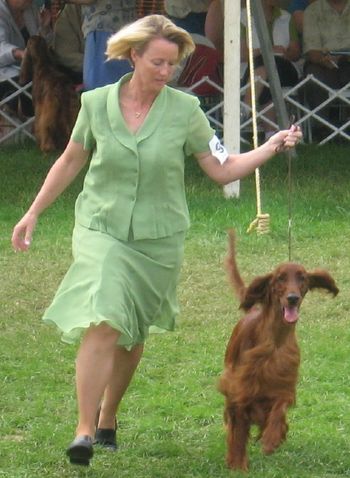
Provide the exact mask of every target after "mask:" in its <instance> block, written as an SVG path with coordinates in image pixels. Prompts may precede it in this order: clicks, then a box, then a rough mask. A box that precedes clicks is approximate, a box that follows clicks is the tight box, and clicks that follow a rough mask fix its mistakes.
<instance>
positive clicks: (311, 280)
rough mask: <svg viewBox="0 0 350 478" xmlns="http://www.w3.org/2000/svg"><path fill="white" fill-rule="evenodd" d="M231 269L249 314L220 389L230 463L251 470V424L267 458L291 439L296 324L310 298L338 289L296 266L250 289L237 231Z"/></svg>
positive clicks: (324, 276) (235, 336)
mask: <svg viewBox="0 0 350 478" xmlns="http://www.w3.org/2000/svg"><path fill="white" fill-rule="evenodd" d="M226 267H227V270H228V274H229V278H230V282H231V283H232V286H233V288H234V290H235V293H236V294H237V296H238V298H239V300H240V308H241V309H243V310H244V311H245V315H244V317H243V318H242V319H241V320H240V321H239V322H238V323H237V325H236V326H235V327H234V329H233V332H232V335H231V338H230V340H229V343H228V346H227V349H226V355H225V367H224V372H223V373H222V375H221V378H220V382H219V390H220V392H221V393H223V394H224V395H225V414H224V415H225V421H226V425H227V464H228V466H229V467H230V468H233V469H240V470H245V471H246V470H247V469H248V457H247V443H248V439H249V431H250V427H251V425H253V424H254V425H257V426H258V427H259V429H260V434H259V439H260V440H261V443H262V449H263V452H264V453H266V454H269V453H272V452H274V451H275V450H276V448H278V446H279V445H280V444H281V443H282V442H283V440H285V438H286V435H287V430H288V425H287V421H286V414H287V409H288V407H290V406H291V405H293V404H294V403H295V397H296V383H297V378H298V369H299V363H300V354H299V347H298V344H297V340H296V336H295V325H296V323H297V320H298V311H299V307H300V305H301V302H302V300H303V298H304V296H305V294H306V293H307V292H308V291H309V290H312V289H316V288H322V289H326V290H327V291H328V292H331V293H332V294H333V295H334V296H335V295H337V293H338V288H337V286H336V284H335V282H334V280H333V278H332V277H331V276H330V274H329V273H328V272H326V271H324V270H317V271H315V272H307V271H306V270H305V268H304V267H303V266H301V265H299V264H295V263H292V262H288V263H285V264H281V265H279V266H278V267H277V268H276V269H275V270H274V271H273V272H271V273H269V274H267V275H265V276H262V277H256V278H255V279H254V280H253V281H252V283H251V284H250V285H249V286H248V287H246V286H245V285H244V282H243V280H242V278H241V276H240V273H239V271H238V268H237V264H236V259H235V236H234V232H233V230H230V231H229V253H228V256H227V259H226Z"/></svg>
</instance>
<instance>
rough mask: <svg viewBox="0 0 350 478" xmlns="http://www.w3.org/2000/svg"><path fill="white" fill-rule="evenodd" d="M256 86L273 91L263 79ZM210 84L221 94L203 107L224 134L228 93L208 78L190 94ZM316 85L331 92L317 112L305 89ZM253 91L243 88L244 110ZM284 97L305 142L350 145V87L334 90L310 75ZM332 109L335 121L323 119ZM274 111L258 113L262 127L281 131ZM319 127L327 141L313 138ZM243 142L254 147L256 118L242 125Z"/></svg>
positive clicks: (206, 99)
mask: <svg viewBox="0 0 350 478" xmlns="http://www.w3.org/2000/svg"><path fill="white" fill-rule="evenodd" d="M255 81H256V83H258V82H260V83H262V84H263V85H265V86H267V87H269V84H268V83H267V82H266V81H264V80H263V79H262V78H260V77H257V78H256V79H255ZM204 82H206V83H209V84H210V85H212V86H213V87H214V89H215V90H216V91H217V93H215V94H213V95H211V96H206V97H199V98H200V100H201V103H202V107H203V109H204V111H205V113H206V115H207V117H208V119H209V121H210V122H211V124H212V125H213V128H215V129H216V130H217V131H218V133H219V134H220V133H222V131H223V105H224V90H223V88H222V87H220V86H219V85H216V84H215V83H213V82H212V81H211V80H210V79H209V78H207V77H204V78H202V79H201V80H200V81H199V82H198V83H196V84H195V85H193V86H192V87H191V88H190V89H189V90H188V91H189V92H191V91H193V90H195V89H196V87H198V86H199V85H201V84H202V83H204ZM310 82H311V83H314V84H315V85H318V86H319V87H321V88H323V89H324V90H325V92H327V95H328V97H327V99H326V100H325V101H324V102H323V103H321V104H320V105H319V106H317V108H314V109H311V108H310V107H309V106H308V103H307V98H306V95H305V85H306V84H308V83H310ZM247 88H249V84H247V85H245V86H243V87H242V88H241V106H244V105H243V103H242V98H243V96H244V93H245V91H246V89H247ZM282 95H283V98H284V100H285V102H286V107H287V110H288V111H289V113H290V114H293V115H295V118H296V121H295V123H296V124H298V125H300V127H301V128H302V130H303V133H304V141H305V142H309V143H312V142H317V143H318V144H325V143H327V142H328V141H331V140H332V139H334V138H338V139H341V140H343V141H350V83H348V84H347V85H346V86H344V87H343V88H341V89H339V90H333V89H331V88H329V87H328V86H327V85H325V84H324V83H322V82H320V81H319V80H318V79H317V78H315V77H314V76H313V75H308V76H307V77H306V78H304V79H302V80H300V82H299V83H298V84H297V85H295V86H294V87H291V88H283V89H282ZM325 106H330V107H331V111H332V115H331V119H325V118H324V117H323V116H321V115H320V111H321V110H322V109H323V108H324V107H325ZM272 108H273V105H272V104H270V105H269V106H266V107H265V108H264V109H261V110H259V111H258V112H257V120H258V125H259V124H260V125H261V123H262V121H264V122H266V123H267V124H268V125H269V129H271V130H273V129H276V130H277V129H278V124H277V123H276V122H274V121H273V120H271V119H270V118H269V117H268V112H269V110H271V109H272ZM319 126H322V127H323V130H324V136H323V137H321V138H320V137H317V138H314V137H313V131H314V130H315V129H318V127H319ZM240 131H241V142H242V143H243V144H250V143H251V132H252V118H251V117H249V118H248V119H246V120H245V121H242V122H241V125H240Z"/></svg>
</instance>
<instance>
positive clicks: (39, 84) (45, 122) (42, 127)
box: [19, 35, 80, 153]
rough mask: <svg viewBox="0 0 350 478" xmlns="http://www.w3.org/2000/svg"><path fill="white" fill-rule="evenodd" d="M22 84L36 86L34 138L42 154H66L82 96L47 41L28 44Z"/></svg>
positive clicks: (39, 38)
mask: <svg viewBox="0 0 350 478" xmlns="http://www.w3.org/2000/svg"><path fill="white" fill-rule="evenodd" d="M19 81H20V84H21V85H25V84H27V83H28V82H29V81H32V82H33V86H32V97H33V105H34V112H35V121H34V134H35V137H36V139H37V142H38V145H39V148H40V149H41V151H43V152H45V153H47V152H50V151H56V150H63V149H64V148H65V146H66V144H67V142H68V140H69V137H70V134H71V131H72V128H73V125H74V123H75V120H76V117H77V114H78V110H79V106H80V105H79V96H78V94H77V93H76V91H75V89H74V85H73V83H72V81H71V80H70V78H69V77H68V76H67V75H66V74H65V73H64V72H63V71H61V70H60V69H59V67H58V66H57V65H56V64H55V61H54V59H53V56H52V55H51V53H50V50H49V48H48V46H47V43H46V41H45V39H44V38H42V37H40V36H38V35H34V36H32V37H31V38H30V39H29V40H28V43H27V48H26V52H25V55H24V59H23V61H22V65H21V72H20V78H19Z"/></svg>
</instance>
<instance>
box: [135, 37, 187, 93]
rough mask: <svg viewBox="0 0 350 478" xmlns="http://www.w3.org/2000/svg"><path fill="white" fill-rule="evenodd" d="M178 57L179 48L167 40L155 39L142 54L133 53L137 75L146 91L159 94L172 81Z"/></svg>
mask: <svg viewBox="0 0 350 478" xmlns="http://www.w3.org/2000/svg"><path fill="white" fill-rule="evenodd" d="M178 57H179V47H178V46H177V45H176V43H173V42H170V41H169V40H166V39H165V38H154V39H153V40H151V41H150V42H149V44H148V45H147V47H146V49H145V50H144V51H143V52H142V53H141V54H138V53H137V52H136V51H135V50H134V49H133V50H132V51H131V58H132V61H133V63H134V68H135V75H137V76H138V78H140V79H141V81H142V83H143V84H144V87H145V88H146V89H149V90H152V91H154V92H159V91H160V90H161V89H162V88H163V86H164V85H166V84H167V83H168V82H169V81H170V80H171V78H172V76H173V74H174V70H175V68H176V65H177V63H178Z"/></svg>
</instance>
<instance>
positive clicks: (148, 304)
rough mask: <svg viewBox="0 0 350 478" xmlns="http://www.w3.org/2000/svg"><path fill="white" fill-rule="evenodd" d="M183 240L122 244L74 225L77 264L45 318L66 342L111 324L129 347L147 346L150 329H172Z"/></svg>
mask: <svg viewBox="0 0 350 478" xmlns="http://www.w3.org/2000/svg"><path fill="white" fill-rule="evenodd" d="M184 239H185V232H179V233H176V234H174V235H173V236H170V237H165V238H160V239H146V240H137V241H134V240H131V241H127V242H124V241H120V240H118V239H115V238H114V237H112V236H110V235H108V234H105V233H102V232H99V231H95V230H91V229H87V228H85V227H83V226H80V225H76V226H75V228H74V231H73V246H72V247H73V259H74V261H73V263H72V265H71V267H70V268H69V270H68V272H67V274H66V275H65V277H64V278H63V281H62V283H61V285H60V287H59V288H58V290H57V293H56V295H55V297H54V299H53V302H52V304H51V305H50V306H49V307H48V309H47V310H46V311H45V314H44V317H43V320H44V321H45V322H48V323H54V324H55V325H56V326H57V327H58V328H59V329H60V331H61V332H62V340H63V341H64V342H68V343H73V342H75V341H77V340H78V339H79V338H80V336H81V334H82V332H84V331H85V330H86V329H87V328H88V327H90V326H91V325H98V324H100V323H101V322H104V323H107V324H108V325H110V326H111V327H113V328H114V329H116V330H118V331H119V332H120V333H121V336H120V338H119V340H118V344H119V345H123V346H125V347H126V348H128V349H130V348H131V347H133V346H134V345H136V344H140V343H143V342H144V341H145V339H146V338H147V336H148V334H149V331H150V327H153V326H155V327H156V328H157V329H158V331H159V329H161V330H173V329H174V327H175V317H176V315H177V314H178V303H177V298H176V286H177V283H178V278H179V273H180V268H181V265H182V261H183V250H184Z"/></svg>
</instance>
